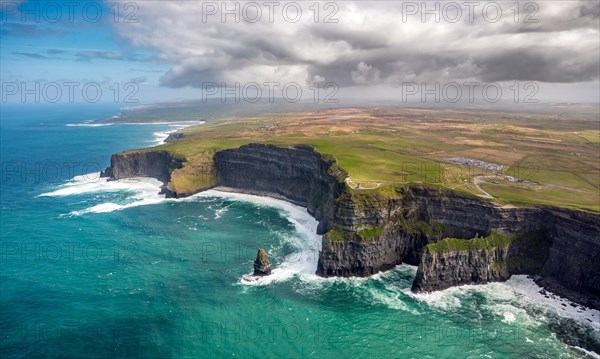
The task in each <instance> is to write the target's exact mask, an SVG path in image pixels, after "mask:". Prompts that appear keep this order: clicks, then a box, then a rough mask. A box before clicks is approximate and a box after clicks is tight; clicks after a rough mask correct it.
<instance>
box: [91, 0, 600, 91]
mask: <svg viewBox="0 0 600 359" xmlns="http://www.w3.org/2000/svg"><path fill="white" fill-rule="evenodd" d="M170 4H172V5H171V6H168V7H165V6H160V4H155V3H154V2H148V3H144V4H143V6H142V5H140V9H139V10H140V11H139V13H138V17H139V18H140V21H139V23H136V24H132V25H126V24H123V26H119V27H118V28H117V29H116V30H117V31H119V32H120V35H121V36H122V37H124V38H125V39H126V40H128V41H130V42H131V43H132V44H134V45H135V46H139V47H143V48H146V49H150V50H153V51H158V52H159V53H160V55H159V59H160V61H161V62H162V63H165V64H169V65H170V66H171V67H170V69H169V70H168V71H167V72H166V73H165V74H164V75H163V76H162V77H161V79H160V83H161V85H163V86H167V87H185V86H192V87H201V86H202V83H204V82H228V83H230V82H248V81H256V82H259V83H260V82H261V81H280V82H283V81H286V80H287V81H292V80H293V81H297V82H301V83H305V84H306V83H313V82H323V81H325V82H328V81H331V82H336V83H337V84H338V85H340V86H355V85H363V86H368V85H377V84H388V85H392V86H393V85H398V84H401V83H402V82H405V81H413V82H418V81H428V82H429V81H477V80H479V81H513V80H522V81H530V80H534V81H543V82H551V83H570V82H580V81H591V80H597V79H598V77H599V74H598V66H599V65H600V45H599V44H598V37H599V36H600V35H599V30H598V27H599V14H600V9H599V8H600V3H599V2H597V1H594V2H591V1H579V2H577V1H569V2H538V3H536V5H538V6H539V8H537V9H534V8H533V9H532V8H530V9H525V8H523V6H524V4H523V3H520V6H521V8H520V13H519V17H518V21H515V18H514V17H513V15H514V14H513V12H512V11H511V10H510V9H509V6H511V5H512V3H502V6H503V7H504V8H503V17H502V19H501V21H499V22H493V21H487V20H486V19H485V18H484V16H482V14H481V7H480V8H479V9H478V11H476V13H475V17H474V21H473V22H471V21H468V19H467V17H466V11H465V12H464V16H463V18H462V19H461V20H460V21H457V22H451V21H445V19H443V18H442V21H440V22H439V23H435V22H433V21H429V22H425V23H423V22H422V21H421V17H420V15H418V14H417V15H415V16H413V17H411V18H409V20H408V21H406V22H404V21H401V20H402V19H403V16H402V9H403V4H402V3H401V2H380V3H372V2H343V3H342V2H339V3H337V4H338V5H339V7H340V10H339V12H338V14H337V18H338V19H339V21H338V22H337V23H322V22H315V21H314V20H313V18H312V16H308V17H305V18H304V19H303V21H300V22H298V23H290V22H286V21H282V19H279V21H275V22H273V23H270V22H267V21H265V20H264V19H263V20H262V21H260V22H258V23H245V22H241V23H232V22H221V21H218V20H215V21H212V22H209V23H201V22H199V21H198V19H199V18H202V14H201V13H200V9H201V7H200V6H199V5H198V4H196V3H195V2H185V3H183V2H176V3H170ZM175 4H176V5H175ZM480 6H483V5H480ZM307 13H308V14H312V13H311V12H310V11H307ZM172 19H177V21H176V22H174V21H172ZM217 19H220V18H219V17H217ZM526 19H528V20H530V22H525V20H526ZM276 20H277V19H276ZM120 56H121V57H122V56H125V55H124V54H121V55H118V54H96V53H94V54H87V55H86V56H83V54H82V56H81V58H83V59H92V58H105V59H116V58H120Z"/></svg>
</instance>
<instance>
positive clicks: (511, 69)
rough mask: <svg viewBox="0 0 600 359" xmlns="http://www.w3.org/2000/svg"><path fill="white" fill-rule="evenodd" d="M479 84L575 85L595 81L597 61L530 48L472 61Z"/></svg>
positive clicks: (589, 55)
mask: <svg viewBox="0 0 600 359" xmlns="http://www.w3.org/2000/svg"><path fill="white" fill-rule="evenodd" d="M475 63H476V64H477V65H478V66H479V67H480V68H481V78H482V80H483V81H489V82H491V81H506V80H526V81H542V82H579V81H586V80H589V79H597V78H598V74H599V71H600V70H599V67H598V58H597V54H594V53H587V54H586V53H579V52H577V51H572V50H569V49H563V48H550V49H548V48H543V47H531V48H524V49H519V50H511V51H503V52H498V53H492V54H486V55H482V56H480V57H479V58H477V59H476V60H475Z"/></svg>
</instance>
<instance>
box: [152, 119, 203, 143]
mask: <svg viewBox="0 0 600 359" xmlns="http://www.w3.org/2000/svg"><path fill="white" fill-rule="evenodd" d="M205 123H206V122H205V121H186V122H175V123H172V124H170V125H169V127H171V129H170V130H167V131H158V132H154V133H153V134H152V135H153V136H154V140H153V141H151V142H153V143H154V144H155V145H162V144H164V143H165V140H166V139H167V137H169V135H170V134H172V133H173V132H177V131H179V130H182V129H184V128H186V127H190V126H193V125H203V124H205ZM155 124H156V123H155Z"/></svg>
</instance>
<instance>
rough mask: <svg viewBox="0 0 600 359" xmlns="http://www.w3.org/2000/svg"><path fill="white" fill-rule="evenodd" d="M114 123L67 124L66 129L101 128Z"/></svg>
mask: <svg viewBox="0 0 600 359" xmlns="http://www.w3.org/2000/svg"><path fill="white" fill-rule="evenodd" d="M112 125H114V123H67V124H66V125H65V126H67V127H103V126H112Z"/></svg>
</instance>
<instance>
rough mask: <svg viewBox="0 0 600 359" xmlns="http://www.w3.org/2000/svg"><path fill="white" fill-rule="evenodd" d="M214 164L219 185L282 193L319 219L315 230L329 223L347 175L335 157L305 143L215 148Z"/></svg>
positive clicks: (328, 227) (280, 195) (279, 194)
mask: <svg viewBox="0 0 600 359" xmlns="http://www.w3.org/2000/svg"><path fill="white" fill-rule="evenodd" d="M215 167H216V171H217V182H218V184H219V185H220V186H226V187H232V188H237V189H241V190H244V191H245V192H247V193H255V194H267V195H274V196H276V197H283V198H285V199H287V200H289V201H291V202H294V203H297V204H299V205H301V206H304V207H306V208H307V209H308V211H309V213H310V214H312V215H313V216H314V217H315V218H316V219H317V220H318V221H319V226H318V232H319V234H323V233H325V232H327V231H329V229H330V228H331V227H332V225H333V221H334V219H335V209H336V199H337V197H339V195H340V194H341V193H342V191H343V190H344V188H345V183H344V180H345V178H346V176H347V173H346V172H345V171H343V170H342V169H340V168H339V167H338V166H337V165H336V163H335V159H333V158H331V157H328V156H324V155H322V154H320V153H318V152H315V151H314V150H313V149H312V148H311V147H307V146H299V147H295V148H282V147H276V146H271V145H261V144H250V145H247V146H242V147H240V148H237V149H230V150H224V151H220V152H217V153H216V154H215Z"/></svg>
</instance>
